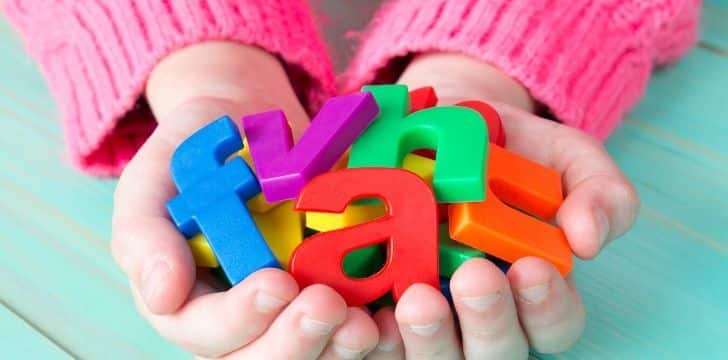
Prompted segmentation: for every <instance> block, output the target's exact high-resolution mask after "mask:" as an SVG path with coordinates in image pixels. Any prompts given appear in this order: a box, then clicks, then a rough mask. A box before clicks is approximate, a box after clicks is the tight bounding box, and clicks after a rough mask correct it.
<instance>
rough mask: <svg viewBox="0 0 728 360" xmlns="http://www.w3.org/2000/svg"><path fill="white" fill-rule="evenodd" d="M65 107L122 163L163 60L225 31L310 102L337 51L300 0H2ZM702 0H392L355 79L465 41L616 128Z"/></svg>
mask: <svg viewBox="0 0 728 360" xmlns="http://www.w3.org/2000/svg"><path fill="white" fill-rule="evenodd" d="M3 8H4V11H5V13H6V14H7V16H8V18H9V19H10V20H11V22H12V23H13V25H14V26H15V28H16V29H17V30H18V31H19V32H20V33H21V35H22V36H23V38H24V40H25V44H26V47H27V49H28V51H29V52H30V54H31V55H32V56H33V57H34V58H35V59H36V60H37V61H38V62H39V64H40V67H41V69H42V71H43V73H44V75H45V77H46V78H47V80H48V83H49V86H50V89H51V92H52V93H53V95H54V96H55V98H56V100H57V102H58V104H59V106H60V111H61V114H62V117H63V121H64V125H65V126H64V128H65V132H66V139H67V142H68V147H69V153H70V157H71V159H72V160H73V162H74V163H75V164H77V165H78V166H80V167H81V168H83V169H85V170H87V171H89V172H91V173H93V174H98V175H116V174H118V173H119V172H120V171H121V169H122V168H123V167H124V165H125V164H126V163H127V162H128V160H129V159H130V158H131V157H132V156H133V154H134V153H135V152H136V150H137V149H138V148H139V146H140V145H141V144H142V143H143V142H144V140H145V139H146V137H147V136H148V135H149V134H150V132H151V131H152V130H153V128H154V120H153V118H152V117H151V115H149V113H148V112H146V111H144V109H145V108H146V106H144V105H143V102H141V101H140V98H141V97H142V92H143V89H144V84H145V81H146V79H147V76H148V75H149V73H150V71H151V69H152V68H153V67H154V65H155V64H156V63H157V62H158V61H159V60H160V59H162V58H163V57H164V56H165V55H167V54H169V53H170V52H172V51H174V50H175V49H179V48H181V47H183V46H186V45H188V44H191V43H195V42H199V41H203V40H209V39H228V40H232V41H238V42H241V43H245V44H254V45H257V46H260V47H262V48H264V49H266V50H268V51H270V52H272V53H276V54H277V55H279V56H280V58H281V59H283V61H284V62H285V64H286V68H287V70H288V71H289V75H291V76H292V77H295V78H299V79H300V77H301V76H303V77H304V78H306V81H300V82H297V84H294V86H297V92H298V94H299V96H301V97H302V99H303V101H304V103H305V104H306V105H307V106H308V107H309V110H310V111H313V110H315V108H316V107H317V106H318V105H319V104H320V103H321V101H322V100H323V99H325V98H326V97H328V96H331V95H333V94H335V92H336V87H335V85H334V74H333V70H332V66H331V62H330V60H329V58H328V56H327V54H326V50H325V46H324V44H323V43H322V41H321V37H320V34H319V31H318V29H317V28H316V24H315V22H314V20H313V17H312V14H311V11H310V9H309V7H308V6H307V4H306V3H305V2H304V1H301V0H277V1H275V0H194V1H193V0H114V1H112V0H5V1H4V3H3ZM699 8H700V1H699V0H594V1H573V0H394V1H391V2H389V3H388V4H386V5H385V6H384V7H383V8H382V9H381V10H380V11H379V12H378V13H377V14H376V16H375V18H374V20H373V21H372V23H371V25H370V27H369V29H368V31H367V32H366V36H365V37H364V38H363V41H362V44H361V47H360V49H359V52H358V54H357V56H356V57H355V59H354V61H353V62H352V64H351V67H350V69H349V70H348V71H347V82H346V87H347V88H348V89H353V88H358V87H359V86H361V85H362V84H365V83H370V82H377V81H383V80H384V81H386V80H389V78H388V77H385V76H384V74H389V75H391V74H392V71H396V70H394V69H393V68H392V64H393V60H394V59H397V58H399V57H404V56H406V55H408V54H411V53H417V52H426V51H438V50H439V51H456V52H461V53H465V54H468V55H471V56H474V57H476V58H479V59H482V60H484V61H488V62H490V63H492V64H495V65H496V66H498V67H499V68H501V69H502V70H503V71H505V72H507V73H509V74H510V75H511V76H513V77H514V78H516V79H517V80H519V81H520V82H521V83H522V84H524V85H525V86H526V87H527V88H528V90H529V91H530V92H531V95H532V96H533V97H534V98H535V99H536V100H537V101H539V102H541V103H543V104H545V105H546V106H548V107H549V108H550V110H551V111H552V112H553V114H555V116H556V117H557V118H558V119H559V120H561V121H563V122H564V123H566V124H568V125H571V126H574V127H577V128H580V129H583V130H584V131H586V132H588V133H590V134H592V135H594V136H596V137H598V138H600V139H604V138H606V137H607V136H608V135H609V133H610V132H611V131H612V130H613V129H614V127H615V126H616V125H617V124H618V123H619V121H620V119H621V118H622V116H623V115H624V114H625V112H626V111H627V110H628V109H629V108H630V107H631V106H633V105H634V104H635V102H636V101H637V100H638V99H639V97H640V95H641V94H642V93H643V92H644V89H645V85H646V83H647V80H648V78H649V76H650V71H651V70H652V68H653V66H655V65H659V64H663V63H666V62H670V61H673V60H676V59H677V58H678V57H679V56H680V55H681V54H683V53H684V52H685V51H686V50H687V49H688V48H689V47H690V45H691V44H692V43H693V42H694V41H695V38H696V28H697V19H698V12H699Z"/></svg>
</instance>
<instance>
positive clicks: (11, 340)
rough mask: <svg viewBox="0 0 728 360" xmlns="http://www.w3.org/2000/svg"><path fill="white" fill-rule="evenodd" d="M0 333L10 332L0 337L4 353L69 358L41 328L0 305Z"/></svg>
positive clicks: (39, 357)
mask: <svg viewBox="0 0 728 360" xmlns="http://www.w3.org/2000/svg"><path fill="white" fill-rule="evenodd" d="M0 334H12V335H11V336H3V337H2V338H0V349H3V352H4V353H10V354H22V355H23V356H24V357H25V358H27V359H71V357H70V356H69V355H68V353H66V352H65V351H63V349H62V348H60V347H59V346H58V345H57V344H55V343H54V342H53V341H52V340H51V339H49V338H47V337H45V336H44V335H43V332H42V330H40V329H36V328H34V327H32V326H31V325H30V324H28V323H27V322H25V320H24V319H23V318H21V317H19V316H17V315H16V314H15V313H13V312H12V311H10V309H8V308H6V307H3V306H0Z"/></svg>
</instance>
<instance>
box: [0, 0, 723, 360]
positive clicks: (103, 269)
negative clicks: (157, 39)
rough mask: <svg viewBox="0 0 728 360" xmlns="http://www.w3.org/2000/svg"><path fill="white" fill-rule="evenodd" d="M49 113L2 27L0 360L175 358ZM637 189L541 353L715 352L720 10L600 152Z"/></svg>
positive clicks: (716, 5)
mask: <svg viewBox="0 0 728 360" xmlns="http://www.w3.org/2000/svg"><path fill="white" fill-rule="evenodd" d="M57 118H58V115H57V110H56V108H55V106H54V104H53V101H52V99H51V97H50V95H49V93H48V90H47V88H46V86H45V84H44V83H43V79H42V78H41V76H40V74H39V72H38V69H37V68H36V66H35V64H34V63H33V62H32V61H31V60H30V59H29V58H28V56H27V55H25V54H24V53H23V51H22V47H21V45H20V43H19V40H18V38H17V37H16V35H14V34H13V33H12V31H11V30H10V29H9V27H8V25H7V24H6V23H5V21H4V20H0V124H2V131H0V244H1V245H2V246H1V247H0V248H1V251H2V253H1V255H0V305H2V306H0V349H2V350H0V351H2V353H1V354H0V358H44V359H45V358H66V357H80V358H105V359H109V358H111V359H116V358H118V359H130V358H134V359H142V358H185V355H184V353H183V352H181V351H180V350H178V349H177V348H175V347H174V346H173V345H171V344H169V343H167V342H166V341H165V340H163V339H162V338H161V337H159V336H158V335H157V334H156V333H155V332H154V331H153V330H152V329H151V328H150V327H149V326H148V325H147V324H146V323H145V322H144V321H143V320H142V319H141V318H140V316H139V315H138V314H137V313H136V311H135V310H134V306H133V304H132V302H131V299H130V297H129V294H128V289H127V282H126V280H125V278H124V277H123V276H122V274H121V273H120V271H119V270H118V269H117V268H116V267H115V265H114V264H113V262H112V260H111V257H110V255H109V253H108V234H109V227H110V224H109V220H110V214H111V206H112V204H111V202H112V193H113V189H114V186H115V181H113V180H99V179H94V178H90V177H87V176H84V175H82V174H80V173H78V172H76V171H75V170H73V169H71V168H70V166H69V165H67V163H66V162H65V160H64V158H63V139H62V136H61V129H60V126H59V124H58V121H57ZM607 147H608V149H609V151H610V153H611V154H612V155H613V156H614V158H615V159H616V160H617V162H618V163H619V165H620V166H621V167H622V169H624V171H625V172H626V173H627V175H628V176H629V177H630V179H631V180H632V181H633V182H634V183H635V185H636V186H637V189H638V190H639V193H640V195H641V197H642V212H641V214H640V216H639V218H638V220H637V224H636V225H635V227H634V229H633V230H632V231H631V232H630V233H629V234H627V235H626V236H624V237H623V238H621V239H619V240H618V241H616V242H615V243H614V244H612V245H611V246H610V247H609V248H608V249H607V250H606V251H605V252H604V253H603V254H602V255H601V256H600V257H599V258H598V259H596V260H594V261H589V262H578V263H577V265H576V268H575V271H574V276H575V278H576V281H577V284H578V287H579V288H580V289H581V293H582V295H583V297H584V301H585V303H586V306H587V311H588V318H587V327H586V332H585V334H584V336H583V338H582V339H581V340H580V341H579V342H578V343H577V344H576V345H575V347H574V348H573V349H572V350H570V351H569V352H567V353H564V354H559V355H550V356H546V355H536V356H538V357H539V358H545V359H552V358H553V359H632V358H640V359H657V358H659V359H685V358H721V357H722V358H725V357H728V349H726V345H725V340H726V336H727V335H728V305H727V304H726V299H728V280H726V275H727V274H728V235H727V234H726V233H727V232H728V1H724V0H712V1H710V0H709V1H706V3H705V12H704V15H703V25H702V34H701V42H700V44H699V46H698V47H696V48H695V49H694V50H692V51H691V52H690V53H689V54H688V55H687V56H686V57H685V58H684V59H683V60H682V61H681V62H680V63H679V64H677V65H675V66H673V67H670V68H667V69H664V70H661V71H658V72H657V73H656V74H655V76H654V78H653V80H652V82H651V83H650V85H649V87H648V91H647V95H646V96H645V98H644V99H643V100H642V101H641V102H640V104H639V105H638V106H637V107H636V108H635V109H634V110H633V111H632V112H630V114H629V115H628V117H627V120H626V121H625V123H624V125H623V126H622V127H621V128H620V129H619V130H618V131H617V132H616V133H615V135H614V136H612V137H611V138H610V140H609V142H608V143H607Z"/></svg>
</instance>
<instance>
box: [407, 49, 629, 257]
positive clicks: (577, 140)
mask: <svg viewBox="0 0 728 360" xmlns="http://www.w3.org/2000/svg"><path fill="white" fill-rule="evenodd" d="M399 81H400V82H401V83H404V84H407V85H409V86H411V87H413V88H415V87H422V86H433V87H434V88H435V89H436V90H437V92H438V97H439V98H440V103H445V104H451V103H456V102H458V101H462V100H468V99H481V100H485V101H488V102H489V103H490V104H491V105H493V106H494V107H495V108H496V109H497V110H498V112H499V113H500V115H501V118H502V120H503V126H504V128H505V132H506V137H507V141H506V143H507V147H508V149H509V150H512V151H514V152H516V153H518V154H520V155H522V156H525V157H527V158H529V159H531V160H534V161H536V162H539V163H541V164H543V165H545V166H548V167H551V168H553V169H555V170H556V171H558V172H559V173H560V174H562V176H563V182H564V188H565V193H566V194H567V198H566V200H565V202H564V204H563V206H562V210H561V211H560V212H559V214H558V215H557V218H556V220H557V223H558V224H559V226H561V227H562V228H563V230H564V232H565V233H566V235H567V239H568V241H569V243H570V245H571V247H572V250H573V251H574V253H575V254H576V255H577V256H579V257H581V258H592V257H594V256H596V255H597V254H598V253H599V250H600V249H601V248H602V247H603V246H604V245H605V244H606V243H608V241H609V240H611V239H614V238H616V237H618V236H620V235H621V234H623V233H624V232H626V231H627V230H628V229H629V228H630V227H631V226H632V224H633V223H634V221H635V219H636V216H637V212H638V209H639V199H638V195H637V193H636V191H635V189H634V187H633V186H632V185H631V184H630V182H629V181H628V180H627V179H626V178H625V177H624V175H623V174H622V173H621V171H620V170H619V168H618V167H617V165H616V164H615V163H614V162H613V161H612V159H611V158H610V157H609V155H608V154H607V152H606V151H605V149H604V147H603V146H602V144H601V143H599V142H598V141H596V140H595V139H593V138H591V137H590V136H588V135H586V134H584V133H582V132H581V131H579V130H576V129H573V128H569V127H567V126H564V125H561V124H559V123H557V122H554V121H546V120H544V119H542V118H540V117H538V116H535V115H533V114H531V113H530V112H531V111H533V109H534V106H533V101H532V100H531V99H530V96H529V95H528V92H527V91H526V89H525V88H524V87H523V86H522V85H520V84H518V83H517V82H516V81H514V80H513V79H512V78H511V77H509V76H508V75H506V74H504V73H502V72H501V71H500V70H498V69H497V68H495V67H493V66H491V65H488V64H487V63H483V62H480V61H478V60H475V59H472V58H470V57H468V56H466V55H460V54H442V53H440V54H431V55H423V56H419V57H417V58H416V59H415V60H413V61H412V63H411V64H410V65H409V66H408V68H407V70H405V72H404V73H403V74H402V76H401V77H400V79H399ZM524 110H525V111H524ZM572 194H578V196H576V195H574V196H573V197H574V198H573V199H571V197H572V196H571V195H572Z"/></svg>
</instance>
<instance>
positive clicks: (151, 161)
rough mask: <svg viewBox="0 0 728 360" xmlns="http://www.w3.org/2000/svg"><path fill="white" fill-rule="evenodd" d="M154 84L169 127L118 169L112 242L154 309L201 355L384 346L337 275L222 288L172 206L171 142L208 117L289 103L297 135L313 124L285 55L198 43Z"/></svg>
mask: <svg viewBox="0 0 728 360" xmlns="http://www.w3.org/2000/svg"><path fill="white" fill-rule="evenodd" d="M146 95H147V100H148V102H149V104H150V107H151V109H152V111H153V112H154V115H155V118H156V119H157V121H158V126H157V128H156V130H155V131H154V133H153V134H152V135H151V136H150V138H149V139H148V140H147V141H146V143H145V144H144V146H143V147H142V148H141V149H140V150H139V152H138V153H137V154H136V156H135V157H134V158H133V159H132V161H131V162H130V163H129V165H128V166H127V167H126V169H125V170H124V173H123V174H122V176H121V178H120V179H119V184H118V186H117V189H116V193H115V196H114V215H113V220H112V243H111V248H112V253H113V255H114V258H115V260H116V261H117V263H118V264H119V265H120V267H121V268H122V270H123V271H124V272H125V273H126V275H127V276H128V277H129V279H130V283H131V289H132V293H133V296H134V299H135V301H136V304H137V307H138V308H139V311H140V312H141V313H142V314H143V316H144V317H145V318H146V319H147V320H148V321H149V322H150V323H151V324H152V325H153V326H154V327H155V328H156V329H157V330H158V331H159V332H160V333H161V334H162V335H163V336H165V337H166V338H168V339H169V340H171V341H173V342H175V343H177V344H178V345H180V346H182V347H183V348H185V349H186V350H188V351H190V352H192V353H193V354H195V355H197V356H200V357H218V356H222V355H229V356H230V357H233V358H246V359H277V358H280V359H311V358H318V357H324V358H349V359H351V358H361V357H363V356H364V354H366V353H367V352H368V351H369V350H371V349H372V348H374V347H375V346H376V344H377V342H378V330H377V326H376V324H375V323H374V321H373V320H372V318H371V317H370V316H369V315H368V314H367V313H366V312H365V311H364V310H362V309H360V308H347V306H346V303H345V302H344V300H343V299H342V298H341V297H340V296H339V295H338V294H337V293H336V292H335V291H333V290H332V289H330V288H328V287H326V286H322V285H315V286H311V287H308V288H306V289H304V290H299V288H298V285H297V284H296V282H295V280H294V279H293V278H292V277H291V276H290V275H289V274H288V273H286V272H284V271H282V270H276V269H265V270H262V271H259V272H257V273H255V274H253V275H251V276H250V277H248V278H247V279H245V280H244V281H243V282H242V283H240V284H238V285H237V286H235V287H233V288H232V289H230V290H228V291H224V292H220V291H219V290H218V289H216V288H215V286H214V282H213V281H210V280H211V279H210V278H209V275H208V274H196V269H195V264H194V260H193V259H192V256H191V253H190V251H189V248H188V247H187V243H186V241H185V239H184V238H183V237H182V235H181V234H180V233H179V232H178V231H177V229H176V227H175V226H174V224H173V223H172V222H171V221H170V219H169V216H168V215H167V210H166V207H165V204H166V202H167V200H169V199H170V198H172V197H173V196H174V195H175V194H176V188H175V186H174V184H173V182H172V178H171V176H170V173H169V163H170V160H171V157H172V153H173V152H174V150H175V148H176V147H177V145H179V144H180V143H181V142H182V141H183V140H184V139H185V138H187V137H188V136H189V135H191V134H192V133H193V132H194V131H196V130H197V129H199V128H200V127H202V126H203V125H205V123H207V122H210V121H212V120H214V119H216V118H218V117H220V116H222V115H225V114H228V115H230V116H231V117H232V118H234V119H239V118H240V117H241V116H242V115H243V114H249V113H256V112H261V111H266V110H272V109H278V108H280V109H283V110H284V111H285V113H286V115H287V116H288V119H289V121H291V123H292V127H293V128H294V133H295V134H296V135H300V134H301V132H302V131H303V130H304V129H305V127H306V125H307V124H308V118H307V116H306V113H305V111H304V109H303V107H302V106H301V104H300V103H299V102H298V99H297V98H296V95H295V94H294V91H293V89H292V87H291V85H290V83H289V81H288V78H287V76H286V73H285V71H284V69H283V67H282V65H281V64H280V63H279V62H278V60H277V59H276V58H275V57H274V56H272V55H270V54H268V53H265V52H264V51H262V50H260V49H257V48H254V47H249V46H244V45H239V44H234V43H226V42H209V43H202V44H198V45H194V46H190V47H188V48H185V49H182V50H179V51H177V52H175V53H174V54H172V55H170V56H169V57H167V58H166V59H164V60H163V61H162V62H160V63H159V64H158V65H157V66H156V68H155V69H154V71H153V72H152V75H151V77H150V79H149V82H148V84H147V88H146Z"/></svg>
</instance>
